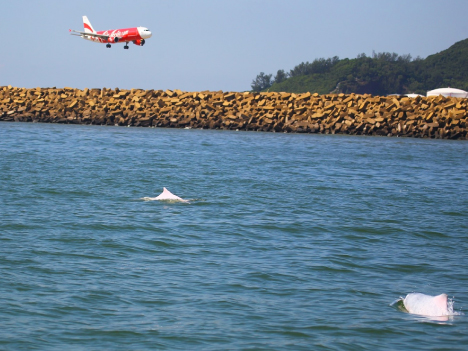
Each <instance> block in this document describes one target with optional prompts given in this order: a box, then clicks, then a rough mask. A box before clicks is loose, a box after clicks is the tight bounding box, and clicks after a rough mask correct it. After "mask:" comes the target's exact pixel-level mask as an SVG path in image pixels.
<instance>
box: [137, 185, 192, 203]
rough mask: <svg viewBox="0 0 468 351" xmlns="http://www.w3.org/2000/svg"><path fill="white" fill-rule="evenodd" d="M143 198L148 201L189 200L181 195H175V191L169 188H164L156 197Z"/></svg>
mask: <svg viewBox="0 0 468 351" xmlns="http://www.w3.org/2000/svg"><path fill="white" fill-rule="evenodd" d="M143 200H146V201H153V200H158V201H174V202H176V201H178V202H187V203H188V202H189V201H188V200H184V199H182V198H180V197H178V196H177V195H174V194H173V193H171V192H170V191H169V190H167V189H166V188H163V192H162V193H161V194H159V195H158V196H156V197H144V198H143Z"/></svg>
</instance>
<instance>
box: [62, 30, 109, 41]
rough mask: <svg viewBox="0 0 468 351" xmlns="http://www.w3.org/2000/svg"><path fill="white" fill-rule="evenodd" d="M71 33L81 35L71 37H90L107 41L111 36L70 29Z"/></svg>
mask: <svg viewBox="0 0 468 351" xmlns="http://www.w3.org/2000/svg"><path fill="white" fill-rule="evenodd" d="M69 31H70V32H73V33H79V34H73V33H70V34H71V35H76V36H79V37H81V36H82V35H89V36H90V37H96V38H101V39H106V40H107V39H109V35H102V34H95V33H86V32H80V31H77V30H73V29H69Z"/></svg>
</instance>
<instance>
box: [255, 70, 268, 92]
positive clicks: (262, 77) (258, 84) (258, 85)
mask: <svg viewBox="0 0 468 351" xmlns="http://www.w3.org/2000/svg"><path fill="white" fill-rule="evenodd" d="M271 76H272V74H265V73H263V72H260V74H259V75H258V76H257V78H255V79H254V80H253V81H252V84H251V85H250V86H251V87H252V90H253V91H262V90H263V89H267V88H269V87H271V84H272V83H273V82H272V81H271Z"/></svg>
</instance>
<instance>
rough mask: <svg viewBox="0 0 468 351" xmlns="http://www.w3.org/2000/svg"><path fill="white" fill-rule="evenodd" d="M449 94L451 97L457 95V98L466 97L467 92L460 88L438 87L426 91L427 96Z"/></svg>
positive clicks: (467, 96) (467, 95)
mask: <svg viewBox="0 0 468 351" xmlns="http://www.w3.org/2000/svg"><path fill="white" fill-rule="evenodd" d="M439 95H442V96H449V97H450V96H451V97H458V98H468V92H466V91H464V90H460V89H454V88H450V87H449V88H440V89H435V90H431V91H428V92H427V96H439Z"/></svg>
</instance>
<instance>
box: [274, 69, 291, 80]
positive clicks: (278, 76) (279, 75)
mask: <svg viewBox="0 0 468 351" xmlns="http://www.w3.org/2000/svg"><path fill="white" fill-rule="evenodd" d="M287 78H288V76H287V75H286V73H285V72H284V69H279V70H278V72H276V76H275V83H281V82H283V81H285V80H286V79H287Z"/></svg>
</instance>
